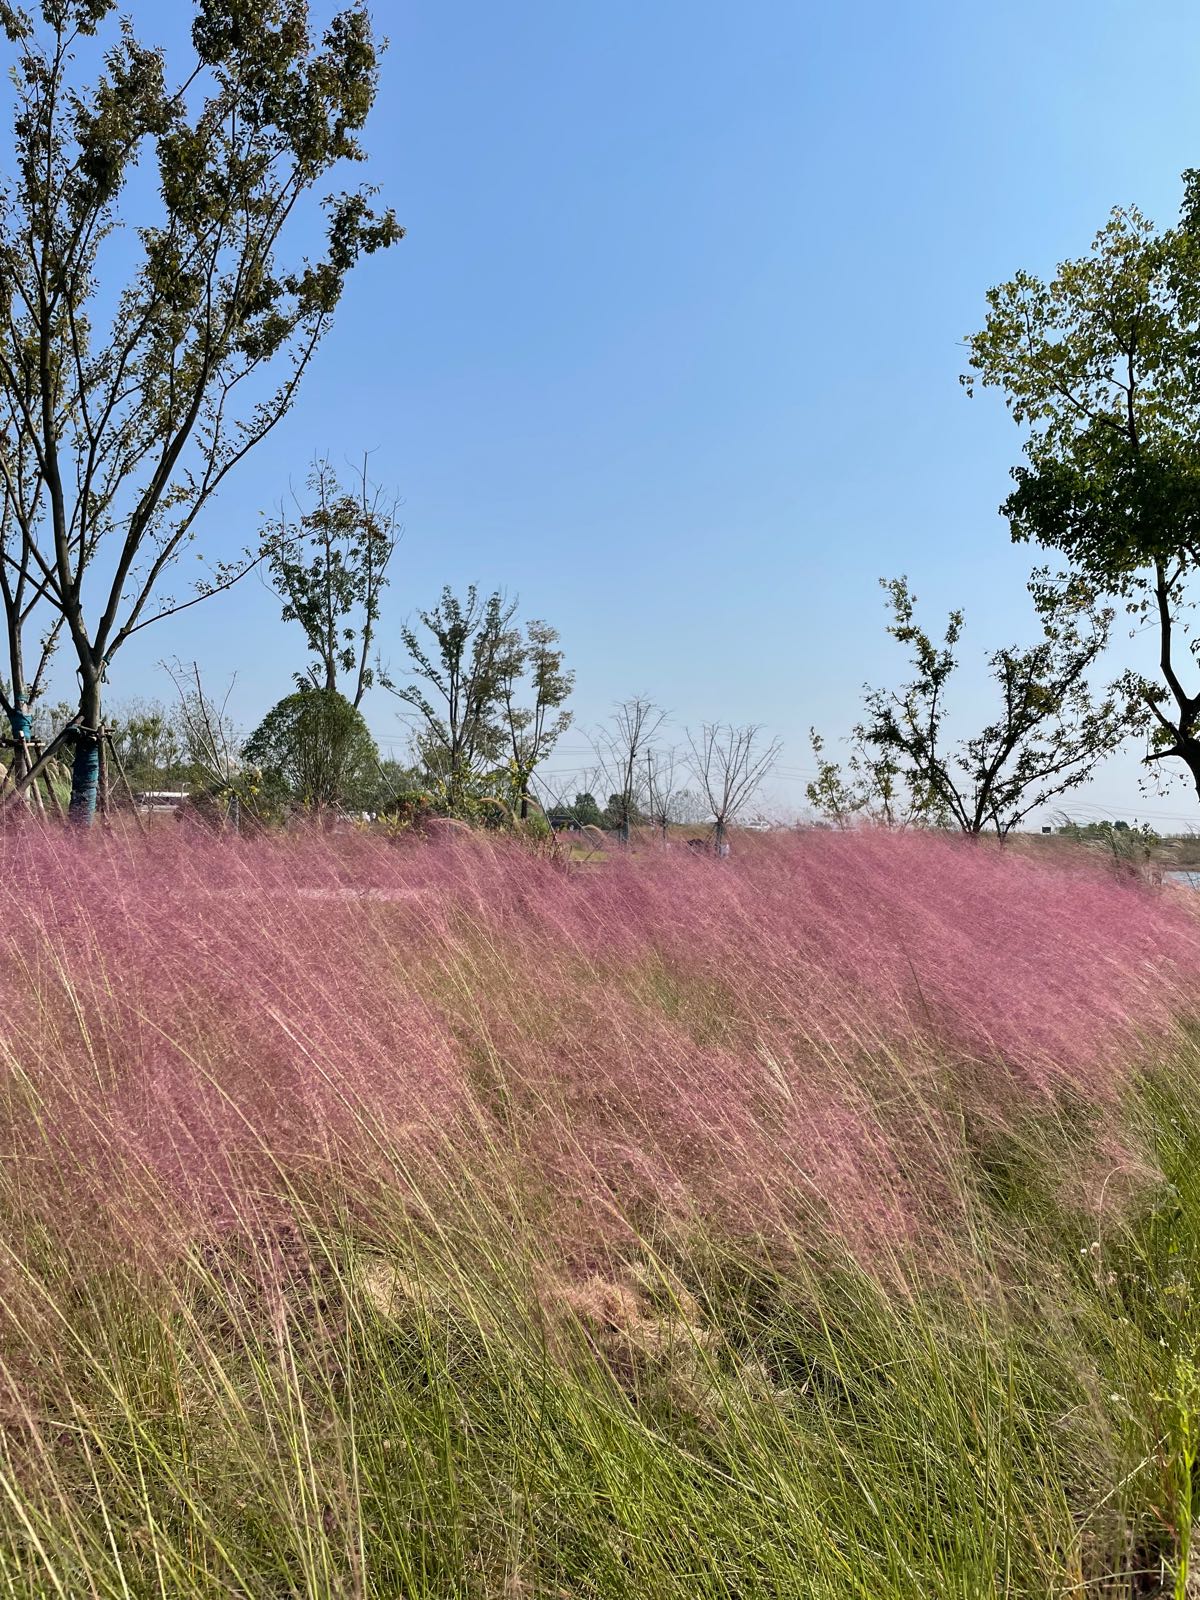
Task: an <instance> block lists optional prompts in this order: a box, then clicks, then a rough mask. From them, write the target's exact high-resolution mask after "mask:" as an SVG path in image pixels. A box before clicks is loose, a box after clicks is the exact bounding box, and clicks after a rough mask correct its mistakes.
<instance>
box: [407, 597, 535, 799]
mask: <svg viewBox="0 0 1200 1600" xmlns="http://www.w3.org/2000/svg"><path fill="white" fill-rule="evenodd" d="M515 611H516V602H515V601H511V602H506V601H505V600H504V599H503V598H502V596H501V595H500V594H499V593H495V594H491V595H489V596H488V598H487V599H486V600H480V598H479V594H478V591H477V590H476V588H475V585H474V584H472V585H471V586H470V588H469V589H468V590H467V593H466V598H465V600H459V599H458V598H457V596H456V595H455V594H454V593H453V592H452V591H451V590H450V589H449V588H445V589H443V590H442V597H441V600H440V601H439V602H438V604H437V606H436V607H435V608H434V609H433V610H432V611H422V612H420V613H418V614H419V616H420V620H421V622H422V624H423V625H424V627H425V629H426V630H427V631H428V632H429V633H430V634H431V635H432V648H430V647H428V646H427V645H426V644H425V643H424V642H423V641H422V640H421V639H420V638H419V636H418V635H417V633H416V632H415V631H414V630H413V629H412V628H409V627H405V628H403V629H402V630H401V634H400V637H401V640H402V641H403V643H404V648H405V650H406V651H407V652H408V656H409V660H410V663H411V671H412V674H413V681H412V682H410V683H407V684H401V685H397V684H395V683H393V682H392V681H391V680H390V679H389V678H386V677H385V678H384V679H383V680H382V682H383V683H384V686H385V687H386V688H387V689H389V690H390V691H391V692H392V693H393V694H394V695H395V696H396V697H397V699H400V700H403V701H404V702H405V703H406V704H407V705H409V706H411V707H412V708H413V710H414V711H416V712H417V714H418V718H419V725H418V735H417V737H418V744H419V748H420V750H421V754H422V756H423V757H424V760H425V762H426V765H427V766H428V768H429V770H430V772H431V773H432V774H433V775H434V776H435V777H436V778H437V779H438V780H439V782H440V783H441V784H442V785H443V787H444V790H445V795H446V804H447V806H448V808H449V810H450V811H451V812H457V811H459V810H461V809H462V808H463V806H464V804H465V802H466V801H467V799H468V798H469V790H470V788H471V780H472V779H473V778H475V777H477V776H478V773H479V769H480V767H481V766H495V764H496V762H497V761H499V760H500V758H501V755H502V753H503V750H504V742H505V728H504V723H503V720H502V718H503V710H504V683H505V676H504V675H505V672H506V670H507V659H506V652H507V651H508V650H509V648H510V644H511V638H510V634H509V624H510V623H511V622H512V619H513V615H514V613H515Z"/></svg>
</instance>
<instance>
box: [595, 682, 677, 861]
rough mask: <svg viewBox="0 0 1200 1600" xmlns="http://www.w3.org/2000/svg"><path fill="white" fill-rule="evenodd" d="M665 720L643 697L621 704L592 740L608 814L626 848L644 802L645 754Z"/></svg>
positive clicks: (638, 696) (660, 712)
mask: <svg viewBox="0 0 1200 1600" xmlns="http://www.w3.org/2000/svg"><path fill="white" fill-rule="evenodd" d="M666 720H667V714H666V712H665V711H663V710H661V709H660V708H659V707H658V706H656V705H655V704H654V702H653V701H652V700H649V699H647V697H646V696H645V695H642V694H635V695H631V696H630V697H629V699H628V700H622V701H621V703H620V704H619V705H618V706H617V707H616V709H615V710H614V711H613V714H612V716H611V717H610V718H609V720H608V722H607V723H605V724H604V726H602V727H600V728H598V729H597V730H596V732H595V733H594V734H593V736H592V748H593V750H594V751H595V753H596V760H597V762H598V764H599V776H600V777H601V778H602V780H603V782H604V783H605V785H606V786H607V787H608V788H609V789H610V790H611V795H610V799H609V814H610V818H611V821H612V823H613V825H614V826H615V828H616V831H617V832H618V833H619V834H620V836H621V838H622V839H623V840H624V841H625V843H626V844H628V843H629V835H630V829H631V827H632V825H633V822H634V821H635V819H636V818H637V817H638V816H640V815H641V812H642V802H643V801H644V799H645V784H646V773H645V763H646V752H647V751H648V750H652V749H653V748H654V743H655V740H656V739H657V737H658V735H659V732H660V731H661V729H662V726H663V724H664V723H665V722H666Z"/></svg>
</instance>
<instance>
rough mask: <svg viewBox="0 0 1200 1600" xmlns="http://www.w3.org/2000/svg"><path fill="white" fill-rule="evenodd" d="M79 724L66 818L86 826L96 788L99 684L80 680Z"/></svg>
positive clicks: (89, 822)
mask: <svg viewBox="0 0 1200 1600" xmlns="http://www.w3.org/2000/svg"><path fill="white" fill-rule="evenodd" d="M79 715H80V719H81V724H82V725H81V727H80V728H79V729H78V731H77V732H76V734H75V757H74V760H73V761H72V762H71V809H70V820H71V821H72V822H73V823H75V824H76V825H77V826H78V827H81V828H90V827H91V825H92V823H93V822H94V821H95V820H96V791H97V790H98V788H99V787H100V731H99V730H100V684H99V681H98V680H97V681H96V682H94V683H89V682H88V681H86V679H85V681H84V686H83V691H82V693H81V694H80V697H79Z"/></svg>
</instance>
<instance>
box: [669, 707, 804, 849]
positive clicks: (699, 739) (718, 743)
mask: <svg viewBox="0 0 1200 1600" xmlns="http://www.w3.org/2000/svg"><path fill="white" fill-rule="evenodd" d="M687 737H688V765H689V767H690V769H691V772H692V775H693V777H694V778H695V779H696V782H697V783H698V784H699V786H700V791H701V793H702V794H703V796H704V799H705V801H706V803H707V805H708V813H709V815H710V817H711V818H712V823H713V848H714V849H715V851H716V852H717V854H718V855H724V854H725V849H726V836H727V834H728V832H729V829H730V827H731V826H732V825H733V824H734V823H735V822H736V821H737V819H738V817H740V816H741V815H742V813H743V812H744V811H745V809H746V807H747V806H748V805H749V804H750V802H751V800H753V798H754V796H755V795H756V794H757V793H758V791H759V789H760V788H761V787H762V784H763V781H764V779H765V778H766V777H767V774H768V773H769V772H770V771H771V768H772V767H773V766H774V765H775V763H776V762H777V761H778V759H779V752H780V750H781V749H782V745H781V743H780V741H779V740H778V739H771V740H770V741H768V742H767V743H765V744H764V742H763V738H762V729H761V728H759V727H758V726H757V725H756V724H755V723H748V724H747V725H746V726H745V727H742V728H735V727H731V726H728V725H724V726H723V725H722V724H721V723H717V722H706V723H705V724H704V726H703V727H702V728H701V730H700V732H699V734H693V733H690V732H689V734H688V736H687Z"/></svg>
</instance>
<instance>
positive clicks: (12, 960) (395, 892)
mask: <svg viewBox="0 0 1200 1600" xmlns="http://www.w3.org/2000/svg"><path fill="white" fill-rule="evenodd" d="M0 866H2V867H3V879H2V882H0V897H2V898H3V901H4V905H3V916H2V917H0V1037H2V1038H3V1039H4V1040H6V1041H7V1042H6V1044H5V1045H4V1053H3V1073H4V1076H5V1091H4V1094H3V1096H2V1098H0V1118H2V1119H3V1124H2V1125H3V1127H4V1135H5V1140H6V1143H7V1145H8V1147H9V1151H10V1152H11V1153H12V1155H13V1159H14V1161H15V1162H17V1163H18V1164H20V1165H21V1167H22V1173H23V1174H24V1175H25V1176H27V1177H28V1178H29V1182H30V1183H31V1184H34V1187H35V1188H36V1186H37V1185H36V1183H34V1180H35V1178H37V1176H38V1175H39V1174H40V1175H41V1177H40V1181H41V1182H42V1185H43V1188H44V1190H45V1194H46V1197H47V1203H49V1202H50V1201H51V1200H52V1199H53V1196H54V1195H55V1194H56V1193H57V1194H59V1195H62V1196H69V1197H70V1201H69V1203H70V1205H71V1206H72V1207H74V1208H75V1209H76V1210H78V1211H79V1212H80V1214H82V1213H83V1212H84V1211H85V1210H86V1209H87V1208H88V1207H91V1208H105V1207H107V1208H109V1210H110V1211H112V1212H113V1213H114V1214H116V1213H118V1212H119V1213H120V1215H121V1217H122V1218H124V1219H125V1224H127V1225H128V1226H129V1227H130V1228H133V1229H135V1230H136V1228H137V1227H138V1226H139V1217H140V1219H141V1221H140V1226H141V1227H142V1228H143V1230H144V1231H147V1232H153V1231H154V1230H156V1229H162V1228H164V1226H165V1224H164V1222H163V1220H162V1219H163V1217H165V1216H166V1214H167V1210H166V1209H164V1208H167V1209H169V1208H170V1207H171V1206H174V1207H175V1208H176V1212H177V1215H178V1218H180V1219H182V1220H181V1221H180V1222H179V1225H180V1226H183V1227H185V1228H186V1227H188V1226H191V1225H192V1224H190V1223H188V1221H187V1219H188V1217H191V1218H192V1219H193V1222H194V1223H195V1224H197V1225H199V1224H200V1223H201V1222H202V1221H203V1219H204V1218H206V1217H207V1218H212V1217H214V1216H217V1217H219V1216H222V1215H225V1216H227V1215H230V1214H233V1215H241V1214H242V1213H243V1212H244V1211H247V1210H252V1209H253V1208H254V1207H256V1206H258V1205H260V1204H261V1203H264V1197H269V1196H270V1195H272V1194H285V1193H287V1192H289V1191H290V1190H291V1189H293V1188H294V1187H295V1186H304V1187H307V1188H312V1187H316V1188H318V1189H319V1188H320V1187H321V1186H322V1185H323V1184H325V1185H333V1186H334V1187H336V1186H337V1185H341V1186H342V1187H343V1188H348V1189H350V1190H353V1191H355V1192H357V1193H359V1194H360V1195H361V1194H365V1193H366V1192H367V1191H368V1190H369V1189H370V1186H371V1185H376V1186H377V1189H378V1191H379V1192H382V1191H383V1190H384V1189H388V1188H390V1189H392V1190H393V1191H394V1192H396V1193H397V1194H398V1195H400V1197H401V1199H403V1198H404V1197H405V1196H407V1197H409V1198H410V1199H411V1201H412V1203H413V1204H414V1205H418V1206H420V1207H423V1208H425V1210H426V1211H429V1210H430V1208H433V1209H436V1206H437V1205H438V1204H439V1203H441V1201H439V1196H441V1197H442V1200H445V1198H446V1196H447V1195H448V1194H449V1192H450V1190H451V1188H453V1187H454V1186H455V1185H458V1186H459V1188H460V1190H461V1191H465V1192H469V1191H470V1190H471V1189H472V1187H474V1189H475V1190H476V1191H477V1193H478V1194H479V1195H486V1197H487V1203H488V1204H489V1205H490V1206H492V1207H493V1209H494V1210H495V1211H496V1212H498V1213H500V1214H504V1213H505V1212H506V1211H508V1212H510V1213H512V1215H513V1217H514V1220H515V1218H516V1213H517V1212H518V1211H520V1212H521V1213H522V1214H523V1215H524V1216H525V1218H526V1220H527V1221H532V1222H533V1223H535V1224H536V1226H538V1227H539V1228H540V1229H541V1230H542V1231H543V1233H544V1235H545V1241H546V1248H547V1249H548V1250H550V1251H551V1252H553V1251H555V1250H559V1251H564V1252H566V1253H577V1252H579V1251H583V1252H585V1253H586V1250H587V1249H588V1248H589V1245H588V1241H589V1240H591V1241H596V1242H600V1243H602V1242H603V1241H604V1240H606V1239H607V1240H609V1241H610V1242H611V1241H614V1240H616V1241H619V1240H620V1239H621V1238H622V1237H626V1236H628V1235H629V1234H630V1232H631V1231H632V1232H635V1233H642V1234H644V1233H647V1232H653V1231H654V1230H655V1229H657V1228H660V1227H684V1228H686V1227H689V1226H692V1225H693V1224H694V1225H697V1226H703V1227H707V1228H714V1227H715V1228H717V1229H731V1230H734V1231H736V1232H737V1233H739V1234H746V1233H751V1234H752V1233H755V1232H763V1233H776V1232H778V1233H779V1234H781V1235H787V1234H789V1233H794V1232H796V1231H797V1230H799V1231H801V1232H806V1231H807V1232H809V1233H810V1234H812V1233H814V1231H815V1232H816V1233H819V1232H821V1231H824V1230H828V1229H830V1228H832V1229H834V1230H836V1231H837V1232H839V1233H840V1234H841V1235H842V1236H843V1237H844V1238H846V1239H848V1240H849V1241H850V1242H851V1244H852V1245H853V1246H854V1247H855V1248H856V1249H859V1250H867V1249H869V1248H871V1247H872V1246H881V1247H884V1248H890V1246H891V1245H893V1244H895V1243H897V1242H902V1241H904V1240H905V1239H906V1238H908V1237H910V1236H911V1235H913V1234H914V1232H916V1231H918V1230H919V1229H920V1228H921V1227H922V1226H924V1225H927V1224H928V1223H929V1220H930V1219H931V1218H932V1217H933V1216H934V1215H936V1214H938V1213H941V1214H943V1215H944V1214H945V1212H946V1208H947V1204H948V1198H949V1197H950V1196H951V1195H952V1193H953V1189H954V1171H953V1167H954V1160H955V1149H956V1143H955V1141H956V1139H957V1138H958V1135H957V1133H956V1131H955V1130H956V1123H957V1118H958V1115H959V1113H960V1112H961V1111H964V1110H965V1111H968V1112H970V1113H971V1114H972V1115H976V1116H979V1117H981V1118H983V1119H985V1120H986V1119H988V1118H993V1119H1000V1120H1002V1119H1003V1118H1005V1117H1006V1116H1008V1115H1010V1114H1011V1111H1012V1109H1013V1107H1014V1106H1015V1107H1016V1109H1017V1110H1018V1111H1020V1110H1021V1109H1022V1108H1025V1109H1028V1110H1029V1111H1036V1110H1037V1109H1038V1108H1039V1107H1044V1106H1050V1105H1052V1104H1053V1103H1055V1101H1056V1100H1060V1099H1062V1098H1063V1097H1066V1098H1067V1099H1068V1100H1070V1101H1072V1102H1074V1103H1077V1104H1080V1105H1082V1106H1083V1107H1085V1108H1092V1109H1093V1110H1095V1111H1097V1112H1100V1111H1102V1110H1103V1108H1104V1107H1106V1106H1109V1105H1111V1104H1113V1103H1114V1102H1115V1101H1116V1100H1117V1098H1118V1097H1119V1096H1120V1094H1121V1092H1122V1089H1123V1087H1124V1084H1125V1082H1126V1076H1127V1073H1128V1071H1129V1069H1130V1064H1131V1063H1132V1062H1133V1061H1134V1059H1135V1057H1136V1052H1137V1049H1138V1047H1139V1042H1140V1041H1143V1040H1146V1039H1149V1038H1151V1037H1153V1036H1154V1035H1156V1034H1161V1033H1163V1032H1164V1031H1165V1030H1167V1029H1168V1028H1169V1027H1170V1025H1171V1022H1172V1018H1173V1016H1174V1015H1175V1014H1176V1013H1177V1012H1179V1011H1180V1010H1184V1009H1187V1007H1188V1006H1189V1005H1190V1003H1191V1000H1190V996H1191V994H1192V993H1193V992H1194V990H1195V986H1196V982H1197V979H1198V977H1200V922H1198V921H1197V920H1196V918H1195V917H1194V916H1193V915H1192V913H1191V912H1190V910H1189V909H1188V908H1187V907H1186V906H1184V905H1183V904H1181V903H1179V902H1177V901H1175V900H1173V899H1172V898H1171V897H1170V896H1167V895H1162V894H1154V893H1151V892H1149V891H1147V890H1144V889H1141V888H1137V887H1132V886H1127V885H1122V884H1119V883H1117V882H1115V881H1113V880H1112V879H1111V878H1108V877H1105V876H1104V875H1103V874H1101V873H1099V872H1092V871H1088V870H1064V869H1062V868H1060V867H1055V866H1049V865H1043V864H1040V863H1038V862H1035V861H1033V860H1031V859H1028V858H1025V857H1021V856H1018V855H1016V854H1015V853H1012V852H1003V853H1002V852H999V851H997V850H995V849H992V848H986V847H976V848H971V847H968V846H965V845H962V844H959V843H957V842H955V841H951V840H948V839H944V838H937V837H929V836H925V835H917V834H912V835H899V836H897V835H886V834H883V833H872V832H865V833H856V834H848V835H835V834H827V833H813V834H805V835H795V836H780V837H776V838H772V839H770V840H767V841H761V842H760V841H755V842H754V844H753V846H752V847H750V848H746V849H744V850H742V851H741V852H739V853H738V854H737V855H735V856H734V857H733V858H732V859H730V860H729V861H725V862H716V861H708V860H704V859H697V858H696V857H694V856H693V855H691V854H690V853H688V852H682V851H680V852H668V853H657V852H655V853H647V854H645V855H639V856H635V857H631V858H627V859H616V860H613V861H611V862H609V863H607V864H606V865H605V866H604V867H602V868H600V869H599V870H597V871H595V872H589V873H587V874H578V875H576V874H570V873H567V872H565V871H564V870H563V869H562V868H561V866H558V865H555V864H554V863H552V862H549V861H546V860H541V859H537V858H534V857H531V856H530V855H529V854H528V853H527V852H525V851H523V850H522V849H520V848H519V847H518V846H516V845H513V844H509V843H506V842H504V841H492V840H488V839H481V838H477V837H467V838H465V839H455V840H453V841H450V842H446V843H441V844H438V845H423V844H421V843H419V842H418V841H414V840H402V841H398V842H397V841H387V840H382V839H378V838H372V837H368V836H365V835H349V836H338V837H329V836H321V835H309V836H298V837H293V838H278V839H272V838H266V839H258V840H253V841H229V840H214V839H211V838H208V837H207V836H203V835H191V834H189V833H187V832H185V831H183V830H180V831H179V833H178V834H163V835H157V836H153V837H150V838H148V839H145V840H139V839H132V838H125V837H122V836H109V837H105V836H103V835H99V834H98V835H97V836H95V837H93V838H88V839H86V840H82V841H81V840H78V839H76V838H70V839H66V838H63V837H60V836H57V835H54V834H50V833H42V832H39V831H37V830H35V829H32V828H29V829H23V830H21V831H19V832H12V833H9V834H7V835H5V836H4V837H3V839H0ZM10 1167H11V1163H10ZM12 1178H13V1173H12V1171H11V1170H10V1172H9V1181H10V1182H11V1181H12ZM172 1197H173V1198H172ZM446 1203H449V1202H448V1201H446Z"/></svg>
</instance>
